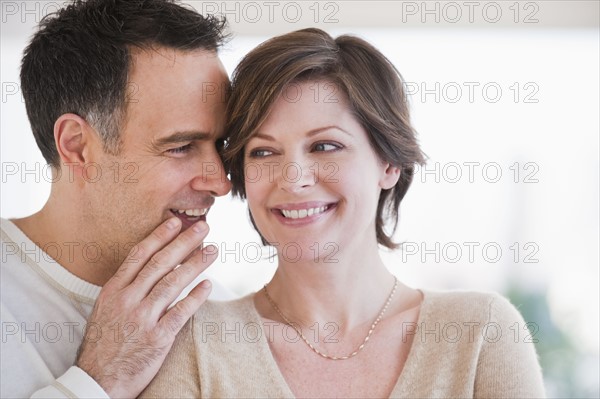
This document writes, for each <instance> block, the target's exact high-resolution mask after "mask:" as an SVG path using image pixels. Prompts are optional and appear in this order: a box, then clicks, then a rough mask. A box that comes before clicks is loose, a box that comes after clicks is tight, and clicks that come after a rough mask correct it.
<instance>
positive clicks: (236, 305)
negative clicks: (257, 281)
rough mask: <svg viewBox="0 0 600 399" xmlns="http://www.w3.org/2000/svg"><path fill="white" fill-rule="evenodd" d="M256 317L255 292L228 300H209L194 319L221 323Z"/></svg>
mask: <svg viewBox="0 0 600 399" xmlns="http://www.w3.org/2000/svg"><path fill="white" fill-rule="evenodd" d="M255 318H256V310H255V307H254V293H252V294H248V295H245V296H242V297H240V298H237V299H232V300H226V301H216V300H207V301H206V302H205V303H204V304H203V305H202V306H201V307H200V309H198V311H197V312H196V314H195V315H194V319H195V320H197V321H205V322H206V321H215V322H219V323H220V322H226V321H230V320H235V321H238V320H240V319H244V320H254V319H255Z"/></svg>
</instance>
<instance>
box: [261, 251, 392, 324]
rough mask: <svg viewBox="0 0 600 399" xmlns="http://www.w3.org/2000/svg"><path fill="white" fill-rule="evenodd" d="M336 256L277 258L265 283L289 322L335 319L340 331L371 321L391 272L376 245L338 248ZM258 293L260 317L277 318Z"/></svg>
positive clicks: (385, 294)
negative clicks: (330, 259)
mask: <svg viewBox="0 0 600 399" xmlns="http://www.w3.org/2000/svg"><path fill="white" fill-rule="evenodd" d="M335 260H336V262H331V263H326V262H318V263H317V262H314V261H305V262H291V263H290V262H285V260H281V259H280V262H279V266H278V268H277V271H276V273H275V275H274V276H273V279H272V280H271V281H270V282H269V284H268V286H267V288H268V294H269V297H270V298H271V299H272V301H273V302H274V303H275V304H276V307H277V308H279V310H280V311H281V312H282V313H283V314H284V315H285V316H286V317H287V318H288V319H289V320H290V321H292V322H295V323H298V324H300V325H301V326H304V327H310V326H314V325H315V323H318V324H319V325H320V326H324V325H325V324H326V323H335V324H336V325H337V326H338V328H339V329H340V331H341V332H342V333H343V332H344V331H348V330H351V329H353V328H354V327H356V326H358V325H362V324H364V323H372V322H373V320H374V318H375V317H376V316H377V315H378V314H379V312H380V311H381V308H382V306H383V305H384V304H385V303H386V301H387V299H388V297H389V296H390V293H391V290H392V288H393V286H394V277H393V275H392V274H391V273H390V272H389V271H388V270H387V268H386V267H385V266H384V264H383V262H382V260H381V258H380V256H379V253H378V251H377V249H375V250H374V251H365V250H363V251H362V252H361V253H358V251H352V253H349V252H346V253H342V252H341V251H339V252H338V253H337V254H336V258H335ZM258 296H259V298H258V299H259V301H258V303H257V305H260V306H258V308H259V311H260V309H261V308H262V309H263V310H264V311H263V312H261V313H264V314H263V316H265V317H266V318H270V319H274V320H278V321H282V320H281V316H280V315H279V314H278V312H277V311H276V310H275V307H274V306H273V305H272V304H271V303H270V302H269V301H268V300H267V299H266V296H265V295H264V293H263V292H260V293H259V295H258ZM260 297H262V298H260Z"/></svg>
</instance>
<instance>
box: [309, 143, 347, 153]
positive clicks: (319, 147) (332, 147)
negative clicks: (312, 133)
mask: <svg viewBox="0 0 600 399" xmlns="http://www.w3.org/2000/svg"><path fill="white" fill-rule="evenodd" d="M340 148H342V146H341V145H339V144H335V143H317V144H315V145H314V146H313V151H318V152H321V151H324V152H327V151H336V150H339V149H340Z"/></svg>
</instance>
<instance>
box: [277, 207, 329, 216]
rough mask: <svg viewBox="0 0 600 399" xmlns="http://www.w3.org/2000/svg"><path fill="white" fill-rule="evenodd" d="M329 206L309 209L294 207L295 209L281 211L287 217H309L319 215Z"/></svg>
mask: <svg viewBox="0 0 600 399" xmlns="http://www.w3.org/2000/svg"><path fill="white" fill-rule="evenodd" d="M327 208H328V206H327V205H326V206H322V207H319V208H309V209H293V210H285V209H282V210H281V213H282V214H283V216H285V217H286V218H290V219H303V218H305V217H309V216H312V215H317V214H319V213H323V212H325V211H326V210H327Z"/></svg>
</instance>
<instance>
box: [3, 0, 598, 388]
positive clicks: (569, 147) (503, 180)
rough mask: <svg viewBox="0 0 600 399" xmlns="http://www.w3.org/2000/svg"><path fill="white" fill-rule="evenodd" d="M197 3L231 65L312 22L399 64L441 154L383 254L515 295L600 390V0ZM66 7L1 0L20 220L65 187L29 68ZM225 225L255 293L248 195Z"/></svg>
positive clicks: (451, 279) (572, 382)
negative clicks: (25, 78)
mask: <svg viewBox="0 0 600 399" xmlns="http://www.w3.org/2000/svg"><path fill="white" fill-rule="evenodd" d="M187 3H188V4H190V5H191V6H192V7H194V8H196V9H197V10H199V11H201V12H204V13H219V14H226V16H227V18H228V19H229V22H230V27H231V31H232V33H233V38H232V40H231V41H230V42H229V44H228V45H227V46H226V47H225V48H224V49H223V50H222V52H221V56H222V59H223V62H224V64H225V66H226V68H227V70H228V71H229V72H230V73H231V72H232V71H233V69H234V68H235V65H236V64H237V63H238V61H239V60H240V59H241V57H242V56H243V55H244V54H246V53H247V52H248V51H249V50H250V49H252V48H253V47H254V46H256V45H257V44H259V43H261V42H262V41H264V40H265V39H267V38H269V37H271V36H274V35H276V34H281V33H285V32H289V31H292V30H296V29H301V28H304V27H309V26H318V27H320V28H322V29H325V30H327V31H328V32H329V33H331V34H332V35H339V34H345V33H352V34H355V35H358V36H361V37H363V38H365V39H367V40H368V41H370V42H371V43H373V44H374V45H375V46H376V47H378V48H379V49H380V50H381V51H382V52H383V53H384V54H385V55H386V56H387V57H388V58H390V60H391V61H392V62H393V63H394V64H395V65H396V67H397V68H398V69H399V71H400V72H401V73H402V75H403V77H404V79H405V81H406V88H407V91H408V92H409V93H410V103H411V109H412V115H413V122H414V125H415V126H416V128H417V130H418V132H419V134H420V140H421V144H422V148H423V149H424V151H425V152H426V153H427V155H428V156H429V161H428V165H427V166H426V167H425V168H423V169H420V170H418V171H417V172H416V174H415V177H414V183H413V186H412V187H411V189H410V190H409V193H408V195H407V197H406V199H405V200H404V202H403V203H402V207H401V221H400V225H399V228H398V230H397V233H396V239H397V240H398V241H402V242H404V247H403V250H401V251H396V252H390V251H382V256H383V257H384V260H385V262H386V264H387V265H388V267H389V268H390V270H391V271H392V272H393V273H394V274H396V275H397V276H398V277H399V278H401V279H402V280H403V281H404V282H406V283H407V284H409V285H412V286H414V287H423V288H428V289H469V290H488V291H498V292H501V293H503V294H504V295H506V296H508V297H509V298H510V299H511V301H512V302H513V303H514V304H515V305H516V306H517V307H518V308H519V309H520V311H521V312H522V314H523V315H524V318H525V320H526V321H527V322H531V324H530V325H529V327H530V329H531V334H533V339H535V340H536V341H537V342H536V343H535V345H536V348H537V350H538V353H539V354H540V361H541V363H542V367H543V369H544V376H545V382H546V387H547V392H548V395H549V397H599V396H600V392H599V386H598V384H599V383H598V378H599V377H598V376H599V357H598V353H599V317H598V315H599V313H600V312H599V273H598V271H599V259H598V255H599V253H598V248H599V244H598V242H599V214H598V209H599V207H598V193H599V176H598V175H599V154H598V153H599V131H600V128H599V108H600V107H599V75H600V73H599V72H600V68H599V54H600V50H599V47H600V43H599V13H600V11H599V3H598V2H597V1H534V2H527V1H522V2H516V1H498V2H490V1H475V2H460V1H458V2H447V1H444V2H436V1H427V2H421V1H418V2H410V1H394V2H392V1H388V2H386V1H369V2H367V1H336V2H332V1H322V2H316V1H302V2H288V1H273V2H232V1H224V2H222V1H218V2H199V1H188V2H187ZM61 4H62V2H43V1H42V2H33V1H27V2H23V1H16V2H10V1H3V2H2V31H1V34H2V38H1V56H2V71H1V76H2V78H1V79H2V104H1V107H2V108H1V119H2V120H1V163H2V186H1V187H2V190H1V204H0V205H1V208H0V214H1V215H2V217H5V218H13V217H21V216H25V215H29V214H31V213H33V212H35V211H37V210H39V209H40V208H41V207H42V205H43V204H44V202H45V201H46V199H47V196H48V194H49V183H48V181H47V180H49V178H46V179H45V178H44V176H49V175H45V172H46V170H45V169H46V168H45V166H44V165H45V163H44V160H43V158H42V156H41V154H40V152H39V150H38V149H37V147H36V144H35V141H34V139H33V136H32V135H31V132H30V128H29V124H28V122H27V117H26V113H25V107H24V104H23V101H22V97H21V93H20V89H19V79H18V73H19V63H20V57H21V54H22V51H23V49H24V47H25V46H26V43H27V40H28V38H29V37H30V35H31V34H32V32H33V29H34V27H35V25H36V23H37V22H39V20H40V18H41V17H42V16H43V15H45V14H46V13H48V12H51V11H54V10H56V9H57V8H58V6H60V5H61ZM36 168H37V169H36ZM27 170H30V171H31V170H33V172H27ZM209 219H210V220H209V222H210V225H211V233H210V235H209V241H210V242H213V243H215V244H216V245H217V246H218V247H219V248H220V252H221V255H220V259H219V261H218V262H217V263H216V264H214V265H213V266H212V267H211V274H212V276H213V277H214V278H215V279H218V280H219V281H220V282H221V283H223V284H224V285H225V286H227V287H228V288H229V289H231V290H232V291H233V292H235V293H236V294H238V295H243V294H247V293H250V292H252V291H255V290H258V289H259V288H260V287H261V286H262V285H263V284H264V283H265V282H267V281H268V279H269V277H270V275H271V274H272V273H273V271H274V269H275V263H274V260H273V259H270V258H268V255H269V254H270V251H269V250H268V249H261V247H260V244H259V243H260V240H259V238H258V235H257V234H256V233H255V232H254V231H253V229H252V228H251V226H250V224H249V221H248V217H247V211H246V207H245V205H244V204H243V203H242V202H241V201H239V200H233V199H231V198H226V199H220V200H218V201H217V203H216V205H215V206H214V208H213V209H212V211H211V214H210V218H209ZM507 333H509V332H507ZM510 333H511V334H512V333H514V332H513V331H511V332H510ZM525 338H526V334H525V331H521V335H520V337H519V339H525Z"/></svg>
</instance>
